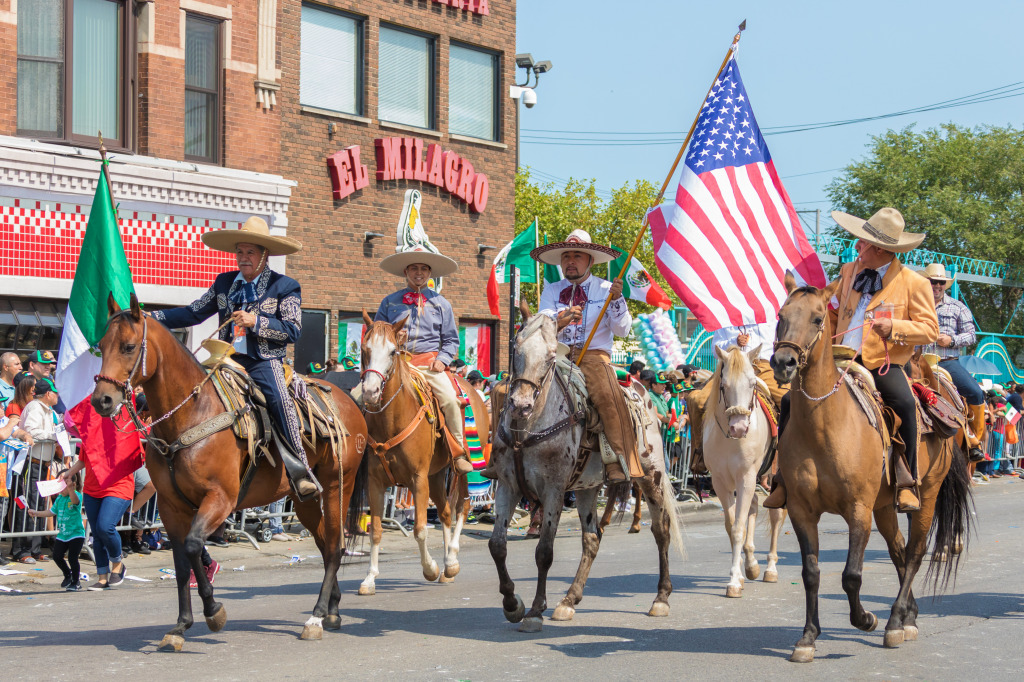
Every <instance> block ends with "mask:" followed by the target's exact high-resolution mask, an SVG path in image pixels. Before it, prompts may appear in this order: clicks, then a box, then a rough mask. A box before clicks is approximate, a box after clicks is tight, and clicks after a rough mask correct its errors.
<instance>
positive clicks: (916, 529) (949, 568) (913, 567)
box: [772, 273, 972, 663]
mask: <svg viewBox="0 0 1024 682" xmlns="http://www.w3.org/2000/svg"><path fill="white" fill-rule="evenodd" d="M839 284H840V280H838V279H837V280H835V281H834V282H832V283H831V284H830V285H828V286H827V287H825V288H824V289H818V288H815V287H812V286H804V287H798V286H797V283H796V280H795V278H794V277H793V275H792V273H787V274H786V278H785V285H786V290H787V292H788V297H787V299H786V302H785V304H784V305H783V306H782V309H781V310H780V311H779V322H778V328H777V333H776V342H775V352H774V355H773V356H772V367H773V369H774V371H775V378H776V379H777V380H778V381H779V382H780V383H785V382H792V387H791V389H790V392H789V395H790V400H791V406H790V415H789V423H788V425H786V426H785V428H784V430H783V432H782V434H781V436H780V441H779V469H780V472H781V473H782V475H783V478H784V480H785V482H786V489H787V491H788V502H787V507H788V511H789V516H790V520H791V521H792V524H793V528H794V530H795V532H796V536H797V540H798V541H799V543H800V555H801V557H802V562H803V573H802V577H803V584H804V593H805V597H806V604H805V611H806V620H805V624H804V630H803V635H802V637H801V638H800V640H799V641H798V642H797V643H796V646H795V648H794V649H793V653H792V655H791V657H790V659H789V660H791V661H793V662H798V663H805V662H810V661H812V660H814V648H815V640H816V639H817V637H818V635H819V634H820V632H821V626H820V624H819V622H818V586H819V580H820V571H819V569H818V521H819V519H820V518H821V515H822V514H824V513H831V514H838V515H840V516H842V517H843V518H844V519H845V520H846V523H847V526H848V527H849V531H850V536H849V537H850V539H849V551H848V554H847V559H846V566H845V568H844V569H843V578H842V583H843V590H844V591H845V592H846V594H847V597H848V599H849V602H850V622H851V623H852V624H853V625H854V627H856V628H858V629H860V630H863V631H865V632H871V631H873V630H874V629H875V628H876V627H877V625H878V618H877V617H876V616H875V615H874V614H873V613H871V612H869V611H867V610H865V609H864V607H863V605H862V604H861V601H860V588H861V582H862V572H863V566H864V549H865V547H866V545H867V542H868V537H869V536H870V534H871V514H872V511H873V512H874V517H875V523H876V524H877V526H878V530H879V532H880V533H881V534H882V537H883V538H885V542H886V545H887V547H888V550H889V556H890V558H891V559H892V562H893V565H894V566H895V567H896V571H897V574H898V575H899V579H900V589H899V593H898V594H897V596H896V599H895V601H894V602H893V605H892V608H891V610H890V614H889V620H888V622H887V623H886V626H885V637H884V640H883V643H884V645H885V646H886V647H889V648H893V647H898V646H899V645H900V644H902V643H903V642H904V641H908V640H915V639H917V636H918V627H917V613H918V608H917V602H916V600H915V599H914V595H913V591H912V587H913V583H914V578H915V576H916V575H917V572H918V570H919V569H920V567H921V562H922V559H923V557H924V554H925V550H926V548H927V545H928V543H929V539H930V538H933V539H934V545H935V546H937V547H943V546H948V545H949V544H951V543H952V541H953V540H954V538H957V537H960V538H962V539H963V542H964V544H965V545H966V543H967V531H968V528H969V525H970V514H971V509H972V502H971V492H970V480H969V478H968V476H967V467H966V463H965V461H964V457H963V456H958V455H956V454H955V452H954V450H955V447H954V444H953V442H952V440H948V439H943V438H941V437H939V436H937V435H936V434H929V435H926V436H924V437H923V438H922V439H921V445H920V447H919V449H918V471H919V475H920V493H921V509H920V510H919V511H915V512H911V513H910V537H909V538H908V540H907V542H906V543H904V540H903V536H902V534H901V532H900V528H899V524H898V517H897V513H896V508H895V506H894V500H895V491H894V489H893V483H891V482H890V481H889V480H888V478H887V476H886V473H885V468H886V466H887V464H886V457H887V453H886V452H884V451H883V441H882V437H881V435H880V434H879V433H878V431H877V430H876V429H875V427H874V426H872V425H871V423H870V422H869V421H868V418H867V416H866V415H865V414H864V412H863V410H862V409H861V407H860V406H859V404H858V402H857V399H856V398H855V397H854V396H853V395H852V394H851V392H850V391H848V390H846V388H844V386H843V384H844V383H845V382H844V377H843V375H841V374H840V373H839V371H838V369H837V368H836V364H835V361H834V360H833V356H832V348H831V345H830V344H829V340H830V339H831V338H832V327H831V321H830V319H829V312H828V304H829V301H831V299H832V297H833V296H834V295H835V293H836V291H837V290H838V288H839ZM958 565H959V558H954V557H953V555H952V553H946V555H945V556H944V557H943V556H941V555H934V554H933V557H932V565H931V568H930V570H934V571H935V584H934V587H935V589H936V590H937V591H938V590H940V589H944V588H945V587H946V586H947V585H948V582H949V579H950V577H951V576H955V573H956V570H957V568H958Z"/></svg>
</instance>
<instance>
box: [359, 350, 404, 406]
mask: <svg viewBox="0 0 1024 682" xmlns="http://www.w3.org/2000/svg"><path fill="white" fill-rule="evenodd" d="M397 351H398V348H397V347H396V346H395V344H394V343H392V342H391V341H389V340H388V339H387V338H386V337H385V336H384V335H383V334H375V335H374V336H373V337H371V338H369V339H367V341H366V362H365V366H364V367H363V378H362V385H363V400H364V401H365V402H366V403H367V404H369V405H377V404H379V403H380V397H381V394H382V393H383V392H384V377H386V376H389V375H390V374H391V368H392V367H393V366H394V364H395V354H396V353H397ZM370 370H373V371H370Z"/></svg>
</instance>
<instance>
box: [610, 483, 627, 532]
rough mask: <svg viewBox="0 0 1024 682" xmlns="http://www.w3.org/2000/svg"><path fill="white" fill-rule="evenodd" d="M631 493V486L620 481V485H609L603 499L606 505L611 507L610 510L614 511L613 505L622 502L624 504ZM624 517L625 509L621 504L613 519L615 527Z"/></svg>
mask: <svg viewBox="0 0 1024 682" xmlns="http://www.w3.org/2000/svg"><path fill="white" fill-rule="evenodd" d="M631 493H632V490H631V484H630V483H628V482H627V481H622V482H621V483H612V484H611V485H609V486H608V490H607V492H606V494H605V497H606V498H607V500H608V502H607V504H608V505H609V506H611V508H612V509H613V510H615V507H614V505H615V503H616V502H623V503H624V502H625V501H626V500H628V499H630V495H631ZM625 516H626V508H625V504H622V505H621V506H620V507H619V509H618V510H617V511H615V518H614V523H615V525H616V526H617V525H619V524H620V523H622V519H623V518H624V517H625Z"/></svg>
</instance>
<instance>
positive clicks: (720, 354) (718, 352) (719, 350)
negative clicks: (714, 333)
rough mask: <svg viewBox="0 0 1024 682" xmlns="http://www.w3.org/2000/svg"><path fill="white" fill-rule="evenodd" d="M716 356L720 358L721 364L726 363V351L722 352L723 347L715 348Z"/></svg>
mask: <svg viewBox="0 0 1024 682" xmlns="http://www.w3.org/2000/svg"><path fill="white" fill-rule="evenodd" d="M715 355H716V356H717V357H718V359H719V361H720V362H725V357H726V356H725V351H724V350H722V348H721V346H715Z"/></svg>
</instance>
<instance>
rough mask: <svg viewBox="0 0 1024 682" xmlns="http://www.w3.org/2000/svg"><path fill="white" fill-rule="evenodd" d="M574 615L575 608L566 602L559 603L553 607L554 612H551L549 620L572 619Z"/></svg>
mask: <svg viewBox="0 0 1024 682" xmlns="http://www.w3.org/2000/svg"><path fill="white" fill-rule="evenodd" d="M575 615H576V609H575V608H573V607H572V606H569V605H568V604H559V605H558V606H556V607H555V612H554V613H552V614H551V620H561V621H564V620H572V617H573V616H575Z"/></svg>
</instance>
